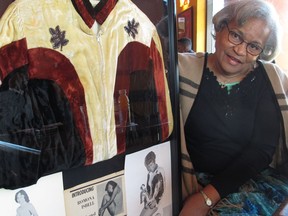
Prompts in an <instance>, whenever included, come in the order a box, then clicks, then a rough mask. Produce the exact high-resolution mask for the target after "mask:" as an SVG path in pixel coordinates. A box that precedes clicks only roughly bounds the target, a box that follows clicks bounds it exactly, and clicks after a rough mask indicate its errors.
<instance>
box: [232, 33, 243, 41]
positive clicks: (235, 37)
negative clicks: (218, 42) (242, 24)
mask: <svg viewBox="0 0 288 216" xmlns="http://www.w3.org/2000/svg"><path fill="white" fill-rule="evenodd" d="M230 34H231V36H232V37H233V39H235V40H241V37H240V35H238V34H237V33H236V32H233V31H231V32H230Z"/></svg>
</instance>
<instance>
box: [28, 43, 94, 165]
mask: <svg viewBox="0 0 288 216" xmlns="http://www.w3.org/2000/svg"><path fill="white" fill-rule="evenodd" d="M29 62H30V63H29V76H30V78H31V79H32V78H35V79H48V80H53V81H55V82H56V83H57V84H58V85H59V86H60V87H61V88H62V89H63V91H64V93H65V95H66V97H67V98H68V101H69V102H70V104H71V108H72V112H73V116H74V119H75V123H76V127H77V128H78V130H79V133H80V136H81V139H82V141H83V143H85V149H86V164H91V163H92V160H93V144H92V139H91V134H90V130H89V125H88V117H87V116H88V115H87V109H86V103H85V93H84V89H83V86H82V84H81V83H80V80H79V77H78V75H77V72H76V71H75V68H74V66H73V65H72V64H71V62H70V61H69V59H67V58H66V57H65V56H63V55H62V54H61V53H59V52H57V51H54V50H51V49H46V48H34V49H31V50H29Z"/></svg>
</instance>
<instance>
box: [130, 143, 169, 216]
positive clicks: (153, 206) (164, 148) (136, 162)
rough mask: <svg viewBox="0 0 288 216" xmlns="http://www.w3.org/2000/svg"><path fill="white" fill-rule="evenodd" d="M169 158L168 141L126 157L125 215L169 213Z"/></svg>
mask: <svg viewBox="0 0 288 216" xmlns="http://www.w3.org/2000/svg"><path fill="white" fill-rule="evenodd" d="M170 157H171V156H170V143H169V142H166V143H163V144H159V145H156V146H153V147H150V148H147V149H144V150H142V151H139V152H136V153H134V154H130V155H127V156H126V160H125V183H126V189H127V190H126V193H127V213H128V215H135V216H138V215H139V216H169V215H172V195H171V158H170ZM128 185H129V187H128Z"/></svg>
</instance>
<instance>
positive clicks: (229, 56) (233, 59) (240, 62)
mask: <svg viewBox="0 0 288 216" xmlns="http://www.w3.org/2000/svg"><path fill="white" fill-rule="evenodd" d="M227 56H228V58H229V59H230V60H231V61H230V62H231V63H233V64H235V63H238V64H242V61H240V60H239V59H237V58H234V57H233V56H231V55H228V54H227Z"/></svg>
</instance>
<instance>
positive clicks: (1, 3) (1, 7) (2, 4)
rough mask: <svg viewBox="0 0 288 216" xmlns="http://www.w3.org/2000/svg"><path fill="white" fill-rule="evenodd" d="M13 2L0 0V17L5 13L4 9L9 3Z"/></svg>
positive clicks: (11, 0)
mask: <svg viewBox="0 0 288 216" xmlns="http://www.w3.org/2000/svg"><path fill="white" fill-rule="evenodd" d="M12 2H13V0H0V17H1V16H2V14H3V13H4V11H5V10H6V8H7V7H8V5H9V4H10V3H12Z"/></svg>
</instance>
